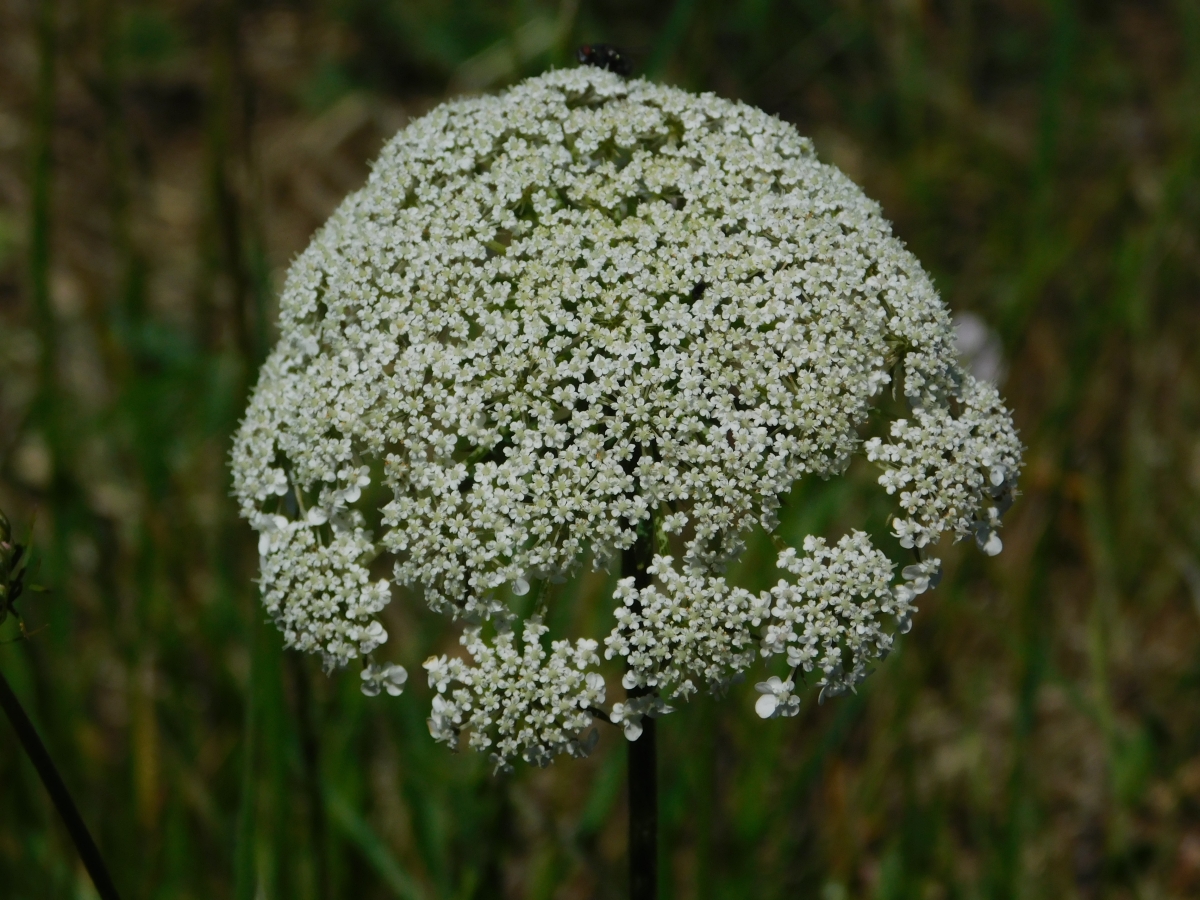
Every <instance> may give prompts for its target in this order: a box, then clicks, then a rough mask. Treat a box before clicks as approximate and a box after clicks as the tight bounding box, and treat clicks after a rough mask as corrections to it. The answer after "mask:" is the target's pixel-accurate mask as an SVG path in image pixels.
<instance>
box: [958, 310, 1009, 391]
mask: <svg viewBox="0 0 1200 900" xmlns="http://www.w3.org/2000/svg"><path fill="white" fill-rule="evenodd" d="M954 346H955V348H956V349H957V350H958V355H959V356H960V357H962V360H963V362H964V363H966V366H967V371H968V372H970V373H971V374H972V375H974V376H975V377H976V378H978V379H979V380H980V381H990V382H991V383H992V384H1000V382H1002V381H1003V380H1004V376H1005V374H1006V372H1007V369H1008V366H1007V365H1006V364H1005V362H1004V345H1003V344H1001V343H1000V335H998V334H996V332H995V331H993V330H992V329H991V328H989V327H988V324H987V322H985V321H984V320H983V319H982V318H981V317H980V316H978V315H976V314H975V313H972V312H961V313H956V314H955V316H954Z"/></svg>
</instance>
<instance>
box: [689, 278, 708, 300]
mask: <svg viewBox="0 0 1200 900" xmlns="http://www.w3.org/2000/svg"><path fill="white" fill-rule="evenodd" d="M707 287H708V285H707V284H705V283H704V282H703V281H697V282H696V286H695V287H694V288H692V302H693V303H695V302H696V301H697V300H699V299H700V298H701V297H703V296H704V290H705V288H707Z"/></svg>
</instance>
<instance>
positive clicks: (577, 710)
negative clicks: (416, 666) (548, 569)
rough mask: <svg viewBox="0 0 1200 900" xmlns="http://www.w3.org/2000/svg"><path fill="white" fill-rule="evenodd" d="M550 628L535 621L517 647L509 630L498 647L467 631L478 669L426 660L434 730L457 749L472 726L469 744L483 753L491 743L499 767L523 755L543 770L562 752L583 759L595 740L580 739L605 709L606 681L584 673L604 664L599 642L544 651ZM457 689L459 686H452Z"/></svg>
mask: <svg viewBox="0 0 1200 900" xmlns="http://www.w3.org/2000/svg"><path fill="white" fill-rule="evenodd" d="M547 631H548V629H547V628H546V626H545V625H543V624H542V620H541V619H540V618H538V617H536V616H533V617H530V618H529V619H527V620H526V621H525V625H524V629H523V633H522V636H521V643H522V647H521V648H520V649H518V647H517V646H516V644H515V634H514V632H512V631H502V632H501V633H500V634H499V635H498V636H497V637H496V642H495V645H494V646H493V645H489V644H487V643H486V642H485V641H483V640H482V639H481V638H480V633H479V629H478V628H468V629H467V630H466V631H465V632H464V634H463V638H462V643H463V645H464V646H466V648H467V651H468V652H469V653H470V654H471V656H472V657H474V659H475V663H476V665H475V666H468V665H466V664H465V663H464V662H463V661H462V660H461V659H458V658H449V657H445V656H442V657H434V658H433V659H430V660H427V661H426V663H425V669H426V671H427V672H428V673H429V683H430V685H432V686H434V687H436V688H437V692H438V695H437V696H436V697H435V698H434V702H433V715H432V716H431V717H430V719H429V731H430V733H431V734H432V735H433V736H434V737H435V738H436V739H437V740H439V741H443V742H444V743H447V744H449V745H450V746H452V747H457V746H458V739H459V734H460V732H461V730H462V729H463V728H464V727H470V728H471V729H472V730H471V736H470V738H469V741H470V745H471V747H472V748H473V749H475V750H486V749H488V748H491V747H492V746H493V744H494V745H495V749H494V750H493V751H492V758H493V761H494V762H496V764H497V765H498V766H500V767H505V766H507V764H508V761H509V760H510V759H512V758H513V757H515V756H518V755H519V756H520V757H521V758H522V759H524V760H525V761H526V762H529V763H533V764H535V765H539V766H544V765H547V764H548V763H549V762H550V761H551V760H552V759H553V758H554V757H555V756H557V755H558V754H559V753H570V754H572V755H573V756H586V755H587V753H588V752H589V751H590V750H591V748H592V746H594V743H595V738H594V737H593V736H591V735H589V737H588V738H584V739H580V738H579V734H580V732H582V731H583V730H584V729H586V728H588V727H589V726H590V725H591V724H592V714H591V712H590V710H592V709H594V708H596V707H599V706H600V705H601V704H603V703H604V695H605V687H604V678H603V677H601V675H600V674H599V673H598V672H588V673H587V674H586V675H585V674H584V672H583V670H584V669H586V668H588V667H590V666H594V665H596V664H597V663H599V662H600V657H599V656H598V655H597V654H596V648H597V646H598V645H597V643H596V642H595V641H593V640H587V639H581V640H579V641H577V642H576V643H575V645H574V646H572V645H571V642H570V641H554V642H553V643H552V644H551V648H550V653H549V654H547V653H546V650H545V648H544V647H543V646H542V644H541V639H542V636H543V635H544V634H546V632H547ZM455 684H457V685H461V686H460V687H454V688H452V687H451V686H452V685H455ZM493 732H494V733H495V735H496V738H495V740H494V741H493V739H492V737H491V736H490V734H491V733H493ZM594 734H595V732H592V735H594Z"/></svg>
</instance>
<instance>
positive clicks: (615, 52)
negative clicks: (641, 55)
mask: <svg viewBox="0 0 1200 900" xmlns="http://www.w3.org/2000/svg"><path fill="white" fill-rule="evenodd" d="M575 58H576V59H578V60H579V63H580V65H584V66H595V67H596V68H597V69H606V70H607V71H609V72H612V73H613V74H614V75H620V76H621V77H622V78H628V77H629V76H630V75H631V74H632V73H633V63H631V62H630V61H629V57H628V55H627V54H626V53H625V51H624V50H621V49H620V48H619V47H614V46H613V45H612V44H584V45H583V46H582V47H580V48H579V49H578V50H577V51H575Z"/></svg>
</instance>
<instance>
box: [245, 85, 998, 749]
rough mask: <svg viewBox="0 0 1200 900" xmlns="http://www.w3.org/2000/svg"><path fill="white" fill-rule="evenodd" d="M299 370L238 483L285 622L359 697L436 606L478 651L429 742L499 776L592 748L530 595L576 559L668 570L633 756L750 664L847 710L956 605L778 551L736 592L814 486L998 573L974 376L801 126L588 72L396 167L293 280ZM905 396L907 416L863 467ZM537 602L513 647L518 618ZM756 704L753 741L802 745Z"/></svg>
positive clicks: (325, 237) (403, 150)
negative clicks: (883, 421) (956, 543)
mask: <svg viewBox="0 0 1200 900" xmlns="http://www.w3.org/2000/svg"><path fill="white" fill-rule="evenodd" d="M280 334H281V337H280V341H279V344H278V345H277V346H276V347H275V349H274V351H273V352H272V354H271V356H270V358H269V359H268V360H267V362H266V363H265V364H264V366H263V369H262V371H261V373H260V376H259V382H258V385H257V387H256V389H255V392H254V395H253V398H252V400H251V403H250V407H249V409H248V411H247V413H246V417H245V419H244V420H243V422H242V426H241V429H240V431H239V434H238V438H237V441H236V444H235V447H234V452H233V472H234V488H235V491H236V494H237V496H238V499H239V502H240V504H241V510H242V513H243V515H244V516H245V517H246V518H247V519H248V520H249V522H250V523H251V525H252V526H253V527H254V528H255V529H256V530H257V531H258V532H259V535H260V553H261V585H262V589H263V596H264V601H265V603H266V607H267V609H268V611H269V612H270V614H271V615H272V616H273V617H274V618H275V620H276V621H277V622H278V623H279V625H280V627H281V628H282V629H283V631H284V637H285V640H286V641H287V643H288V645H289V646H293V647H298V648H300V649H303V650H309V651H313V652H317V653H320V654H322V655H323V656H324V658H325V660H326V663H327V664H329V665H343V664H345V663H346V662H348V661H349V660H351V659H354V658H357V657H360V656H363V655H365V654H368V653H370V652H371V651H372V650H373V649H375V648H376V647H378V646H379V645H380V644H381V643H382V642H383V641H384V640H386V638H387V635H386V633H384V631H383V628H382V626H381V625H380V624H379V622H378V621H377V616H378V614H379V612H380V610H381V609H382V608H383V606H384V605H385V604H386V603H387V602H388V601H389V599H390V584H391V582H394V583H396V584H400V585H406V586H413V587H417V588H419V589H420V592H421V593H422V595H423V596H424V597H425V599H426V601H427V602H428V603H429V605H430V606H431V608H432V609H434V610H435V611H438V612H441V613H444V614H446V615H448V616H450V617H453V618H457V619H460V620H461V621H462V622H463V623H464V632H463V638H462V640H463V645H464V648H465V651H466V657H449V656H442V657H438V658H436V659H433V660H430V661H429V662H427V663H426V669H427V672H428V676H429V681H430V684H431V685H432V686H433V687H435V688H436V690H437V695H436V697H435V699H434V707H433V714H432V715H431V717H430V720H429V722H430V730H431V733H433V735H434V736H435V737H436V738H437V739H439V740H442V741H445V742H447V743H450V744H457V742H458V740H459V737H460V733H461V732H463V731H467V732H469V733H470V739H469V740H470V744H471V746H473V747H476V748H477V749H481V750H486V751H487V752H488V753H489V754H490V755H491V756H492V757H493V758H494V760H495V762H496V764H497V766H499V767H504V766H507V765H508V764H509V762H510V761H511V760H512V759H514V758H517V757H520V758H524V759H526V760H528V761H529V762H532V763H534V764H537V765H544V764H546V763H547V762H549V761H550V759H551V758H553V757H554V756H555V755H557V754H560V753H571V754H576V755H579V754H584V753H586V752H587V751H588V748H589V747H590V746H591V744H590V741H591V738H588V737H584V736H583V735H585V734H591V733H593V732H589V731H588V729H589V728H590V727H591V724H592V713H591V712H590V710H594V709H599V708H600V706H599V705H600V704H602V703H603V702H604V698H605V690H604V679H603V678H602V677H601V676H600V673H599V672H597V671H596V669H597V668H598V666H599V665H600V657H599V654H598V652H597V650H598V647H599V642H598V641H596V640H591V639H587V638H580V639H576V640H574V641H567V640H561V641H557V640H556V641H552V642H549V641H548V638H547V636H546V629H545V626H544V625H542V624H541V619H540V618H538V616H540V615H541V613H542V611H543V610H542V606H544V605H545V604H546V603H547V602H552V599H551V600H547V598H548V597H549V598H552V597H553V592H552V591H544V590H539V591H534V590H533V585H534V584H535V583H537V582H549V583H561V582H562V581H563V580H564V579H566V578H567V577H569V576H570V575H571V574H572V573H573V572H574V571H575V569H576V568H577V566H578V565H579V564H580V561H581V559H582V558H584V557H585V555H587V553H589V552H590V554H591V556H592V558H593V560H594V563H595V564H596V565H597V566H598V567H607V566H611V565H612V564H613V563H614V562H615V561H616V560H619V559H620V557H621V554H622V553H623V551H625V550H627V549H629V548H630V547H632V546H633V545H634V544H635V543H636V542H637V540H638V535H639V533H641V534H643V535H646V534H649V535H652V536H655V539H658V540H659V542H660V543H659V548H658V549H659V550H660V551H662V552H660V555H658V556H657V557H656V558H655V560H654V563H653V569H652V572H651V575H652V578H653V581H652V583H651V584H649V585H647V586H644V587H640V588H638V587H635V586H634V584H633V581H632V580H631V579H622V580H621V581H620V583H619V585H618V588H617V591H616V595H615V601H616V609H615V612H614V618H615V623H614V626H613V628H612V630H611V632H610V633H609V635H608V636H607V637H606V638H605V640H604V645H605V655H606V656H607V657H608V658H610V659H613V660H620V661H621V662H622V663H623V664H624V666H625V669H626V672H625V678H624V680H623V684H624V686H625V688H626V690H627V691H628V692H629V694H630V696H629V697H627V698H626V699H625V700H624V701H622V702H621V703H618V704H617V705H615V706H614V708H613V710H612V712H611V713H610V714H609V715H610V718H612V719H613V721H616V722H617V723H618V724H619V725H621V727H622V728H623V729H624V730H625V732H626V736H627V737H628V738H630V739H631V740H632V739H636V738H637V737H638V735H639V734H640V733H641V729H642V728H643V720H644V717H645V716H647V715H650V716H656V715H663V714H665V713H666V712H668V711H669V710H670V707H669V706H667V700H668V699H676V698H683V699H686V698H687V697H689V696H690V695H691V694H692V693H694V692H695V691H697V690H700V689H702V688H704V689H709V690H716V691H720V690H724V689H725V687H726V686H728V685H729V684H730V683H731V681H732V680H733V679H735V678H736V677H738V676H740V675H741V673H742V672H743V671H744V670H745V669H746V668H747V667H749V666H750V665H751V664H752V663H753V662H754V661H755V660H756V659H757V658H759V657H760V656H765V657H768V658H774V657H776V656H784V657H786V659H787V663H788V665H789V667H790V668H791V669H792V671H793V674H794V673H795V672H802V673H809V672H812V673H817V671H818V670H819V675H817V677H818V678H819V682H818V683H820V684H821V685H822V686H823V688H824V690H823V695H824V694H825V693H828V694H835V693H838V692H840V691H843V690H848V689H851V688H853V686H854V685H855V684H857V683H858V682H859V681H860V680H861V679H862V678H863V677H865V674H866V672H867V671H868V670H869V664H870V662H871V660H873V659H875V658H878V657H879V656H882V655H883V654H885V653H886V652H887V650H888V648H889V647H890V645H891V640H892V635H893V633H895V632H897V631H898V632H903V631H904V630H905V629H907V627H908V625H909V623H910V621H911V617H912V612H913V606H912V601H913V599H914V598H915V597H916V596H917V595H918V594H919V593H920V592H921V591H922V590H925V589H927V588H928V586H929V584H930V583H931V582H932V579H933V577H934V576H933V575H932V573H931V571H930V572H927V571H925V570H921V571H920V572H917V573H915V574H911V575H910V574H909V573H908V570H905V578H904V579H903V581H902V582H901V583H899V584H893V581H892V577H893V570H894V566H893V564H892V563H891V562H890V561H888V560H887V558H886V557H885V556H884V555H883V553H882V551H881V550H878V549H876V548H875V547H873V546H872V545H871V543H870V541H869V540H868V539H867V537H866V536H865V535H863V534H861V533H859V532H855V533H853V534H851V535H847V536H845V537H843V538H841V539H840V540H837V541H836V542H834V543H833V544H832V545H829V544H826V543H825V542H824V541H823V540H819V539H815V538H814V539H812V540H810V541H807V542H806V543H805V545H804V555H803V556H799V555H797V554H796V553H795V551H785V552H784V553H783V554H781V555H780V559H779V568H780V570H781V573H782V577H781V580H780V582H779V584H778V585H777V586H776V587H775V588H773V589H772V590H770V591H765V592H760V593H757V594H755V593H752V592H749V591H746V590H745V589H742V588H739V587H737V586H735V585H730V584H728V583H727V582H726V580H725V574H724V573H725V570H726V567H727V565H728V564H729V563H730V562H731V561H732V560H734V559H735V558H736V557H737V556H738V554H739V553H740V552H741V550H742V549H743V542H744V537H745V535H746V533H747V532H748V530H749V529H751V528H752V527H756V526H761V527H765V528H767V529H768V530H772V529H774V527H775V525H776V523H777V521H778V514H779V508H780V506H781V503H782V498H783V496H784V495H785V494H786V493H787V492H788V491H789V490H791V488H792V486H793V485H794V484H795V482H796V481H797V480H798V479H801V478H812V477H820V478H829V477H833V476H837V475H840V474H842V473H843V472H845V470H846V468H847V467H848V466H849V464H850V462H851V460H852V458H853V457H854V456H855V455H856V454H864V455H865V456H866V457H867V459H868V460H870V461H872V462H874V463H876V464H877V465H878V466H879V467H880V468H881V470H882V474H881V475H880V478H879V481H880V484H881V485H882V487H883V488H884V490H886V491H887V493H889V494H891V495H893V496H894V497H895V499H896V501H897V503H898V505H899V510H898V513H897V515H896V516H895V518H894V519H893V528H894V533H895V535H896V537H897V538H898V540H899V542H900V544H901V546H903V547H905V548H908V549H913V550H920V549H921V548H925V547H929V546H930V545H931V544H933V543H934V542H936V541H937V539H938V538H939V536H940V535H941V534H943V533H944V532H946V531H949V532H952V533H953V534H954V535H955V536H956V537H965V536H969V535H973V536H975V538H976V539H977V540H978V541H980V545H981V546H982V547H983V548H984V549H985V550H986V551H987V552H992V550H993V549H994V550H998V549H999V546H1000V545H999V537H998V536H997V534H996V529H997V527H998V524H999V515H1000V514H1002V513H1003V511H1004V509H1005V508H1006V506H1007V504H1008V503H1009V502H1011V498H1012V495H1013V491H1014V487H1015V483H1016V475H1017V473H1018V472H1019V470H1020V453H1021V447H1020V443H1019V442H1018V440H1017V437H1016V435H1015V432H1014V430H1013V427H1012V423H1011V421H1010V418H1009V415H1008V413H1007V411H1006V410H1005V409H1004V406H1003V404H1002V403H1001V401H1000V398H999V395H998V394H997V393H996V390H995V388H994V387H993V386H991V385H990V384H988V383H986V382H985V381H982V380H980V379H979V378H977V377H975V376H973V375H972V374H970V373H969V372H965V371H963V370H962V368H961V367H960V364H959V362H958V354H957V350H956V334H955V330H954V327H953V326H952V324H951V321H950V318H949V315H948V313H947V311H946V309H945V307H944V306H943V305H942V303H941V301H940V300H939V298H938V296H937V294H936V292H935V291H934V288H933V286H932V284H931V283H930V280H929V278H928V277H927V275H926V274H925V273H924V271H923V270H922V269H921V267H920V265H919V263H918V262H917V260H916V259H915V258H914V257H913V256H912V255H911V254H910V253H909V252H908V251H907V250H905V249H904V247H903V245H902V244H901V243H900V241H898V240H897V239H896V238H895V237H894V236H893V235H892V233H891V226H890V225H889V224H888V222H887V221H886V220H884V219H883V218H882V216H881V215H880V210H879V207H878V206H877V204H875V203H874V202H872V201H871V200H869V199H868V198H866V197H865V196H864V195H863V194H862V192H861V191H860V190H859V189H858V188H857V187H856V186H855V185H854V184H853V183H851V182H850V180H849V179H847V178H846V176H845V175H843V174H842V173H841V172H839V171H838V170H837V169H835V168H833V167H831V166H827V165H824V164H822V163H821V162H820V161H819V160H818V159H817V158H816V155H815V154H814V152H813V148H812V144H811V143H810V142H809V141H808V140H807V139H805V138H803V137H801V136H800V135H798V134H797V133H796V131H795V130H794V129H793V128H792V127H791V126H790V125H787V124H786V123H784V122H782V121H780V120H779V119H776V118H774V117H772V116H769V115H767V114H765V113H763V112H761V111H759V110H755V109H752V108H750V107H748V106H745V105H743V104H739V103H733V102H729V101H726V100H721V99H720V98H717V97H715V96H714V95H712V94H704V95H699V96H698V95H693V94H689V93H686V92H684V91H681V90H678V89H676V88H672V87H666V86H662V85H655V84H650V83H648V82H645V81H640V80H624V79H621V78H619V77H617V76H615V75H613V74H612V73H609V72H604V71H601V70H599V69H595V68H581V69H575V70H569V71H556V72H552V73H550V74H548V75H544V76H541V77H539V78H533V79H530V80H528V81H525V82H522V83H521V84H519V85H517V86H515V87H514V88H512V89H511V90H509V91H508V92H507V93H505V94H502V95H501V96H498V97H479V98H472V99H467V100H462V101H456V102H453V103H447V104H444V105H442V106H440V107H438V108H437V109H435V110H434V111H432V112H431V113H429V114H428V115H427V116H425V117H423V118H421V119H418V120H416V121H415V122H413V123H412V124H411V125H410V126H409V127H408V128H406V129H405V130H404V131H403V132H401V133H400V134H399V135H397V136H396V138H395V139H394V140H392V141H391V142H390V143H389V144H388V145H387V147H386V148H385V149H384V151H383V153H382V155H381V156H380V158H379V160H378V162H377V163H376V165H375V167H374V168H373V170H372V173H371V176H370V179H369V181H368V183H367V185H366V186H365V187H364V188H363V189H362V190H361V191H359V192H357V193H356V194H354V195H352V196H351V197H349V198H347V200H346V201H345V202H344V203H343V204H342V205H341V207H339V209H338V210H337V212H336V213H335V214H334V215H333V216H332V218H331V219H330V220H329V222H328V223H327V224H326V225H325V226H324V227H323V228H322V229H321V230H320V232H319V233H318V234H317V236H316V237H315V238H314V240H313V242H312V243H311V244H310V245H309V247H308V248H307V249H306V250H305V251H304V253H303V254H301V255H300V256H299V257H298V258H297V259H296V261H295V262H294V263H293V265H292V267H291V269H290V271H289V274H288V279H287V283H286V286H285V289H284V292H283V296H282V298H281V306H280ZM893 378H896V379H897V383H896V388H897V391H898V393H901V394H902V395H903V397H904V398H905V400H906V401H907V404H908V408H909V412H906V413H905V415H904V417H902V418H898V419H897V420H895V421H893V422H892V423H891V425H890V428H889V429H888V430H887V432H886V433H887V435H888V437H887V438H886V439H884V438H883V437H877V438H874V439H872V440H869V441H866V442H865V443H864V442H862V441H861V440H860V437H859V432H860V428H861V427H862V426H863V425H864V424H865V423H866V421H867V417H868V413H869V412H870V410H871V408H872V405H873V404H874V403H875V402H877V399H878V398H879V397H880V396H881V395H882V394H883V392H882V390H881V389H882V388H883V387H884V386H885V385H887V384H889V383H891V382H892V381H893ZM372 473H375V474H374V475H372ZM369 487H370V488H371V490H367V489H368V488H369ZM376 497H382V500H380V503H381V506H380V508H379V509H377V510H372V509H368V508H367V507H366V504H367V502H368V498H372V499H373V498H376ZM289 511H290V512H289ZM368 521H371V522H376V523H378V525H377V527H376V529H374V530H372V529H368V527H367V522H368ZM656 526H657V527H656ZM376 531H377V532H378V533H376ZM669 536H672V537H669ZM664 542H665V543H668V544H671V545H672V546H673V547H677V548H678V549H677V550H675V551H673V552H672V553H667V552H666V550H665V548H664V547H663V546H662V544H663V543H664ZM381 554H386V555H387V556H388V557H389V558H390V559H391V561H392V563H393V572H392V578H391V579H390V581H387V580H379V579H378V578H375V577H373V576H372V573H371V568H370V567H371V565H372V561H373V560H375V559H376V558H377V557H378V556H380V555H381ZM922 565H923V564H922ZM625 574H627V575H628V574H629V573H625ZM530 594H534V595H536V596H537V597H538V600H537V603H536V604H529V605H534V606H535V607H536V609H535V610H534V612H533V617H532V618H529V619H527V620H526V621H525V622H524V623H517V622H516V621H515V614H514V613H513V612H512V611H511V610H510V609H509V608H508V606H507V603H506V600H507V598H509V597H510V596H517V597H524V596H527V595H530ZM539 604H540V605H539ZM514 605H516V606H522V604H514ZM517 625H520V627H515V626H517ZM518 635H519V637H518ZM772 677H777V676H772ZM372 678H373V676H372ZM376 683H377V682H376V681H374V680H371V681H370V684H371V685H375V684H376ZM388 683H390V682H388ZM388 683H385V682H383V681H380V682H378V685H379V686H380V690H383V689H386V688H387V684H388ZM762 683H763V684H768V685H771V684H773V682H772V681H771V679H770V678H768V680H767V681H765V682H762ZM785 683H787V684H791V683H792V676H789V678H788V679H786V680H780V684H781V685H782V684H785ZM367 684H368V679H364V685H367ZM790 690H791V689H790V688H789V691H790ZM767 696H770V697H771V698H773V701H767V700H763V699H760V700H759V703H760V704H762V706H761V707H760V712H761V710H762V709H765V708H766V706H767V705H768V702H774V704H775V705H774V706H773V707H772V708H771V710H770V714H771V715H783V714H790V712H789V711H790V710H793V709H794V706H793V705H792V700H793V699H795V698H794V696H793V695H792V694H790V693H789V694H788V695H787V696H786V697H785V696H784V695H782V694H777V693H776V692H774V691H773V690H772V691H771V692H770V693H769V695H768V694H763V697H767ZM796 702H797V703H798V700H797V701H796Z"/></svg>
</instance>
